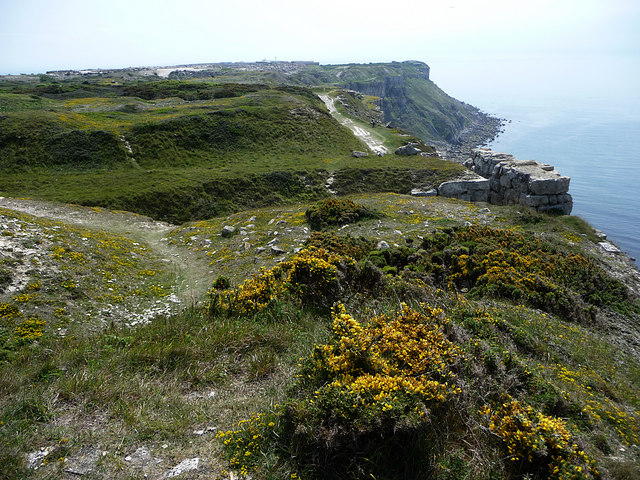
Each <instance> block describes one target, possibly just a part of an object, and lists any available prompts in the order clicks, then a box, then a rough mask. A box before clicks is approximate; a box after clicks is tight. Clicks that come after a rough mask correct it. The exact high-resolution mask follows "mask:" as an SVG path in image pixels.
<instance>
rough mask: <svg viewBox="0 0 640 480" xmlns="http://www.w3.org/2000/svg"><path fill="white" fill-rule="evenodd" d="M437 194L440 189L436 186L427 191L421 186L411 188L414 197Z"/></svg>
mask: <svg viewBox="0 0 640 480" xmlns="http://www.w3.org/2000/svg"><path fill="white" fill-rule="evenodd" d="M436 195H438V191H437V190H436V189H435V188H432V189H430V190H426V191H425V190H421V189H419V188H414V189H412V190H411V196H412V197H435V196H436Z"/></svg>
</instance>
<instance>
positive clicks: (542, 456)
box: [480, 398, 600, 480]
mask: <svg viewBox="0 0 640 480" xmlns="http://www.w3.org/2000/svg"><path fill="white" fill-rule="evenodd" d="M480 413H481V415H483V416H484V418H485V420H486V421H487V423H488V425H489V429H490V430H491V432H492V433H494V434H495V435H497V436H498V437H500V438H501V439H502V442H503V445H504V447H505V448H506V450H507V454H508V461H509V462H510V463H511V468H512V469H513V470H515V471H516V472H517V473H518V474H535V475H537V476H539V478H549V479H557V480H560V479H562V480H568V479H575V480H579V479H592V478H600V474H599V472H598V470H597V469H596V467H595V461H594V460H592V459H591V458H589V457H588V456H587V455H586V454H585V453H584V451H582V450H581V449H580V448H579V447H578V445H577V444H576V443H574V439H573V436H572V435H571V433H570V432H569V429H568V426H567V423H566V422H565V421H564V420H561V419H559V418H554V417H549V416H547V415H543V414H542V413H540V412H537V411H535V410H534V409H533V408H532V407H531V406H529V405H523V404H522V403H520V402H518V401H517V400H512V399H509V398H507V399H506V401H505V402H504V403H502V404H501V405H498V406H497V408H495V409H492V408H490V407H489V406H488V405H487V406H485V407H484V408H483V409H482V410H481V411H480Z"/></svg>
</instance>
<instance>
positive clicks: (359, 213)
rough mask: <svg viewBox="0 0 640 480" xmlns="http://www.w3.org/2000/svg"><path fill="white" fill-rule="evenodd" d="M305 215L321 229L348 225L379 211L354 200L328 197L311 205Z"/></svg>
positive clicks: (311, 223) (372, 215) (316, 227)
mask: <svg viewBox="0 0 640 480" xmlns="http://www.w3.org/2000/svg"><path fill="white" fill-rule="evenodd" d="M305 215H306V216H307V221H308V222H309V224H310V225H311V227H312V228H314V229H316V230H320V229H322V228H324V227H327V226H329V225H346V224H347V223H354V222H357V221H358V220H362V219H363V218H374V217H376V216H377V213H376V212H374V211H372V210H369V209H368V208H367V207H365V206H363V205H359V204H357V203H355V202H354V201H353V200H349V199H345V200H338V199H336V198H327V199H325V200H321V201H319V202H318V203H316V204H315V205H314V206H312V207H310V208H309V209H308V210H307V211H306V212H305Z"/></svg>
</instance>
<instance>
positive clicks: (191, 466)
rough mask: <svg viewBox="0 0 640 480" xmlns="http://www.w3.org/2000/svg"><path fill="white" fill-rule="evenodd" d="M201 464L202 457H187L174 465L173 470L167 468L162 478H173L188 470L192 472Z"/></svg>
mask: <svg viewBox="0 0 640 480" xmlns="http://www.w3.org/2000/svg"><path fill="white" fill-rule="evenodd" d="M199 466H200V458H198V457H195V458H187V459H186V460H183V461H181V462H180V463H179V464H178V465H176V466H175V467H173V468H172V469H171V470H167V471H166V472H165V473H164V475H162V478H163V479H164V478H173V477H177V476H178V475H182V474H183V473H186V472H191V471H192V470H197V469H198V467H199Z"/></svg>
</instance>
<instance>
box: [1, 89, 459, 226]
mask: <svg viewBox="0 0 640 480" xmlns="http://www.w3.org/2000/svg"><path fill="white" fill-rule="evenodd" d="M4 90H5V92H7V91H10V93H9V92H7V93H3V95H4V97H3V98H6V99H7V100H5V103H4V105H5V111H6V112H7V113H5V114H4V115H3V116H2V118H0V123H1V124H2V134H0V152H1V155H0V157H1V158H2V161H1V162H0V171H2V172H3V175H2V178H1V179H0V192H2V193H3V194H4V195H7V196H25V195H28V196H32V197H36V198H44V199H49V200H57V201H64V202H74V203H80V204H84V205H92V206H103V207H107V208H115V209H123V210H130V211H135V212H138V213H142V214H145V215H150V216H152V217H154V218H159V219H163V220H169V221H173V222H184V221H187V220H194V219H203V218H211V217H213V216H218V215H222V214H227V213H231V212H233V211H238V210H242V209H245V208H251V207H259V206H264V205H268V204H282V203H287V202H288V203H291V202H298V201H308V200H311V199H318V198H322V197H324V196H327V195H328V194H329V192H328V190H327V188H326V187H325V184H326V182H327V180H328V179H329V178H330V177H331V176H332V175H333V176H334V178H335V184H334V187H332V188H333V190H336V191H337V192H338V193H340V194H345V193H355V192H359V191H374V192H375V191H396V192H399V193H407V192H408V191H409V190H410V189H411V188H412V187H413V186H415V185H430V186H433V185H435V182H441V181H444V180H447V179H450V178H452V177H453V176H455V175H457V174H458V173H459V171H460V167H459V166H457V165H455V164H451V163H447V162H443V161H441V160H439V159H437V158H419V159H407V158H396V157H395V156H386V157H384V158H378V157H367V158H364V159H355V158H353V157H351V151H353V150H363V149H366V148H365V146H364V145H362V144H361V143H360V142H359V141H358V140H357V139H356V138H355V137H354V136H353V135H352V134H351V132H350V131H349V130H348V129H346V128H345V127H343V126H341V125H339V124H338V122H337V121H336V120H335V119H333V118H332V117H331V116H330V115H329V114H328V113H327V111H326V108H325V106H324V104H323V103H322V102H321V101H320V100H319V99H318V98H317V97H316V96H315V95H314V94H313V93H311V91H309V90H306V89H302V88H298V87H275V88H269V87H266V86H256V85H244V86H243V85H234V84H232V85H217V84H214V83H211V82H175V81H166V82H163V81H160V82H138V83H135V84H129V85H125V86H120V85H115V86H114V85H102V84H100V83H89V84H79V83H73V82H70V83H69V82H67V83H60V84H53V85H47V84H44V85H41V86H35V87H34V86H33V85H29V84H24V85H20V86H18V87H16V86H12V85H11V84H7V85H4ZM130 95H139V96H137V97H134V96H130ZM165 95H167V96H166V97H165ZM36 97H37V99H36ZM363 108H366V107H363ZM378 130H379V133H378ZM378 130H377V131H376V134H378V135H380V136H381V138H382V139H383V140H384V141H385V142H387V143H388V144H389V146H390V147H391V148H393V147H395V145H396V144H400V143H401V142H402V141H403V140H404V137H402V136H401V135H399V134H398V133H395V132H391V131H390V130H389V131H387V129H382V128H379V129H378ZM250 191H251V193H249V192H250ZM229 192H234V195H233V196H232V195H229Z"/></svg>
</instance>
